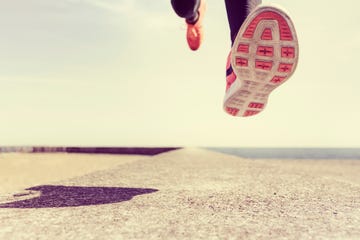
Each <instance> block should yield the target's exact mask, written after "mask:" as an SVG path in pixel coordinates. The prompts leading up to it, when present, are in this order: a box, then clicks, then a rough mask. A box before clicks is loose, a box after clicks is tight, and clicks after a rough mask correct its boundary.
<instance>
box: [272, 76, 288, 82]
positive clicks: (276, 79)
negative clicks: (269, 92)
mask: <svg viewBox="0 0 360 240" xmlns="http://www.w3.org/2000/svg"><path fill="white" fill-rule="evenodd" d="M285 78H286V77H280V76H274V77H273V78H272V79H271V81H270V82H272V83H281V82H282V81H284V80H285Z"/></svg>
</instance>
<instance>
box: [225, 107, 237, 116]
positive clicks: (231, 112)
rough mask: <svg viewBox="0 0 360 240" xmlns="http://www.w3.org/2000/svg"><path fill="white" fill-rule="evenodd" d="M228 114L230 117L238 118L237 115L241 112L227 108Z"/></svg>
mask: <svg viewBox="0 0 360 240" xmlns="http://www.w3.org/2000/svg"><path fill="white" fill-rule="evenodd" d="M226 112H227V113H229V114H230V115H233V116H236V114H238V112H239V109H237V108H232V107H226Z"/></svg>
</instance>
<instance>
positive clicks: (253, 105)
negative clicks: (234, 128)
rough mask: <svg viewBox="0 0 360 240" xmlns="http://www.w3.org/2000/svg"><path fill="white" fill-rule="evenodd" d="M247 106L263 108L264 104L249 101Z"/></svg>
mask: <svg viewBox="0 0 360 240" xmlns="http://www.w3.org/2000/svg"><path fill="white" fill-rule="evenodd" d="M249 108H260V109H262V108H264V104H263V103H257V102H251V103H249Z"/></svg>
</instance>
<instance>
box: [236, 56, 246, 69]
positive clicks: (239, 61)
mask: <svg viewBox="0 0 360 240" xmlns="http://www.w3.org/2000/svg"><path fill="white" fill-rule="evenodd" d="M248 65H249V62H248V60H247V59H246V58H239V57H237V58H236V66H240V67H247V66H248Z"/></svg>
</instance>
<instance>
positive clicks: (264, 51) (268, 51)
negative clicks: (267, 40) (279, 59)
mask: <svg viewBox="0 0 360 240" xmlns="http://www.w3.org/2000/svg"><path fill="white" fill-rule="evenodd" d="M256 54H257V55H259V56H267V57H272V56H273V55H274V48H273V47H266V46H259V47H258V49H257V52H256Z"/></svg>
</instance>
